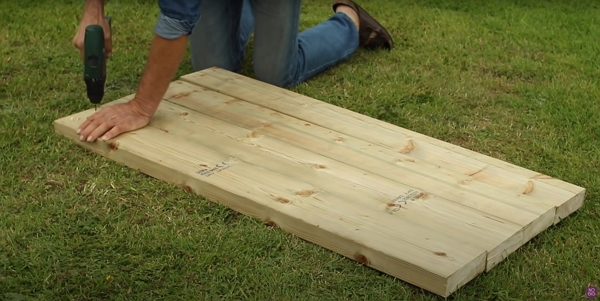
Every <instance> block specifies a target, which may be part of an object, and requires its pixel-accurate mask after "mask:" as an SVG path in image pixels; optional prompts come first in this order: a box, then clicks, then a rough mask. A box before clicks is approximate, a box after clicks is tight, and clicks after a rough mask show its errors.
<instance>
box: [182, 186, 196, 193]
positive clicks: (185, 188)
mask: <svg viewBox="0 0 600 301" xmlns="http://www.w3.org/2000/svg"><path fill="white" fill-rule="evenodd" d="M183 189H184V190H185V191H187V192H189V193H193V192H194V189H192V187H190V186H189V185H185V186H183Z"/></svg>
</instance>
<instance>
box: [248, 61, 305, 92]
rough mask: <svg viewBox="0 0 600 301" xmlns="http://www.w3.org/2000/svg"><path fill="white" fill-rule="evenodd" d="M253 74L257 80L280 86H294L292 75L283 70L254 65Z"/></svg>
mask: <svg viewBox="0 0 600 301" xmlns="http://www.w3.org/2000/svg"><path fill="white" fill-rule="evenodd" d="M254 76H255V77H256V79H257V80H259V81H262V82H265V83H268V84H271V85H275V86H278V87H281V88H287V87H291V86H295V85H296V84H297V83H296V82H294V80H293V78H294V77H293V76H292V75H291V74H290V72H283V71H280V70H270V69H269V68H264V67H262V68H261V67H260V66H256V65H255V66H254Z"/></svg>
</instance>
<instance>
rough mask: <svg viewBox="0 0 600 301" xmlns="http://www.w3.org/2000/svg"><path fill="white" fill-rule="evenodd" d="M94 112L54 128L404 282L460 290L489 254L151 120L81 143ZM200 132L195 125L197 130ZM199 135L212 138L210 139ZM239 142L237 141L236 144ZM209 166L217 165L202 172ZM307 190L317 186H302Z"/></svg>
mask: <svg viewBox="0 0 600 301" xmlns="http://www.w3.org/2000/svg"><path fill="white" fill-rule="evenodd" d="M92 113H93V111H92V110H88V111H85V112H82V113H79V114H75V115H72V116H69V117H65V118H62V119H59V120H57V121H55V128H56V131H57V132H58V133H60V134H61V135H64V136H66V137H68V138H70V139H72V140H74V141H76V142H77V143H78V144H79V145H81V146H83V147H85V148H87V149H90V150H92V151H94V152H96V153H98V154H101V155H103V156H106V157H108V158H110V159H112V160H114V161H116V162H119V163H121V164H125V165H127V166H129V167H131V168H134V169H138V170H140V171H142V172H143V173H146V174H148V175H151V176H153V177H156V178H158V179H161V180H164V181H166V182H169V183H173V184H176V185H180V186H182V187H185V189H186V190H188V191H193V192H195V193H198V194H201V195H204V196H206V197H207V198H210V199H211V200H214V201H217V202H220V203H223V204H225V205H227V206H229V207H230V208H232V209H234V210H236V211H239V212H241V213H243V214H246V215H249V216H253V217H255V218H258V219H261V220H263V221H265V222H267V223H269V224H272V225H277V226H279V227H281V228H282V229H284V230H286V231H289V232H290V233H293V234H295V235H298V236H299V237H302V238H303V239H306V240H308V241H311V242H313V243H316V244H318V245H321V246H323V247H325V248H328V249H330V250H333V251H335V252H337V253H339V254H342V255H344V256H347V257H349V258H352V259H354V260H357V261H359V262H361V263H364V264H366V265H369V266H372V267H374V268H376V269H378V270H381V271H384V272H386V273H389V274H392V275H393V274H398V272H399V271H402V272H403V273H404V274H407V275H406V276H405V281H408V282H410V283H413V284H415V285H419V286H421V287H423V288H425V289H428V290H430V291H432V292H434V293H438V294H440V295H448V294H449V293H450V291H449V289H450V287H449V286H448V284H450V285H451V286H454V288H453V290H455V289H457V288H458V287H460V286H462V285H464V284H465V283H466V282H467V281H468V280H470V279H472V278H473V277H475V276H476V275H477V274H479V273H481V272H482V271H483V270H484V269H485V257H486V256H485V255H486V254H485V252H484V251H483V250H481V249H480V248H477V247H474V246H471V245H463V246H461V248H460V249H456V248H454V249H450V248H453V243H452V241H451V239H449V238H448V237H446V236H445V234H444V233H441V232H439V231H432V230H430V229H423V228H419V227H418V225H414V224H412V223H411V222H409V221H407V220H405V219H396V218H393V219H392V218H391V216H390V215H389V214H385V213H383V211H381V213H380V214H378V215H377V216H376V217H375V216H371V215H365V213H366V214H376V213H375V212H373V210H371V211H365V206H356V205H355V204H352V203H350V202H347V201H346V200H344V199H340V198H337V197H336V196H334V195H331V194H329V193H327V192H326V191H324V190H322V189H319V188H316V187H313V186H311V185H309V184H307V183H302V182H301V181H298V180H297V179H293V178H288V177H286V176H285V175H282V174H277V173H274V172H272V171H270V170H268V169H266V168H264V167H262V166H257V165H252V164H249V163H246V162H244V161H242V160H240V159H238V158H235V157H231V156H229V155H227V154H224V153H220V152H217V151H215V150H213V149H212V148H211V147H206V146H204V145H202V144H200V143H197V142H198V141H197V140H196V141H194V142H191V141H190V140H189V137H186V136H177V135H173V134H170V131H169V130H167V131H165V130H163V129H159V128H156V127H153V126H150V127H146V128H144V129H141V130H138V131H135V132H133V133H128V134H124V135H121V136H119V137H118V138H116V139H113V140H111V141H109V142H101V141H98V142H95V143H81V142H79V141H78V138H77V135H76V134H75V129H76V127H77V126H78V125H79V124H80V123H81V120H84V119H85V118H86V117H87V116H89V115H91V114H92ZM160 115H161V114H160V112H159V115H158V116H160ZM153 122H154V121H153ZM159 127H160V126H159ZM203 134H205V132H201V131H200V132H197V135H198V136H202V135H203ZM199 140H201V141H205V143H207V144H211V141H210V140H206V139H199ZM236 146H237V143H235V142H234V143H233V145H232V147H233V148H235V147H236ZM190 150H193V151H190ZM224 162H225V163H224ZM218 164H220V165H221V166H222V167H224V169H222V170H219V171H218V172H217V171H214V167H215V166H217V165H218ZM206 169H209V170H213V172H211V173H206V172H203V171H206ZM307 190H309V191H312V192H314V193H312V194H310V195H307V194H305V193H303V192H304V191H307ZM381 218H384V219H385V220H384V221H381ZM399 229H415V230H417V229H418V230H419V231H399ZM440 258H441V259H440Z"/></svg>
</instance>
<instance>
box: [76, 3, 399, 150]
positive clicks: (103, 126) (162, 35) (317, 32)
mask: <svg viewBox="0 0 600 301" xmlns="http://www.w3.org/2000/svg"><path fill="white" fill-rule="evenodd" d="M203 2H204V3H203ZM300 3H301V0H285V1H282V0H247V1H245V2H244V1H243V0H188V1H185V0H176V1H173V0H171V1H169V0H159V7H160V14H159V17H158V22H157V24H156V27H155V35H154V38H153V40H152V43H151V46H150V54H149V57H148V61H147V65H146V69H145V70H144V73H143V75H142V78H141V80H140V84H139V87H138V90H137V93H136V95H135V97H134V99H132V100H131V101H129V102H127V103H124V104H117V105H112V106H108V107H106V108H103V109H101V110H100V111H98V112H96V113H94V114H93V115H91V116H90V117H89V118H88V119H87V120H86V121H85V122H83V123H82V124H81V125H80V126H79V128H78V129H77V133H78V134H80V139H81V140H82V141H88V142H93V141H95V140H96V139H98V138H100V139H102V140H108V139H111V138H114V137H116V136H118V135H120V134H122V133H125V132H129V131H133V130H136V129H139V128H142V127H144V126H146V125H147V124H148V123H149V122H150V118H151V117H152V115H154V112H155V111H156V109H157V107H158V105H159V103H160V101H161V100H162V96H163V95H164V94H165V92H166V90H167V88H168V86H169V84H170V82H171V81H172V79H173V77H174V76H175V72H176V71H177V68H178V67H179V64H180V62H181V59H182V57H183V54H184V52H185V47H186V46H187V43H188V39H189V42H190V47H191V51H192V64H193V68H194V70H196V71H197V70H201V69H204V68H207V67H212V66H218V67H221V68H225V69H228V70H232V71H234V70H238V69H239V68H240V65H241V61H242V58H243V54H244V47H245V45H246V42H247V40H248V37H249V35H250V32H251V31H252V30H254V44H255V50H254V53H255V55H254V68H255V74H256V77H257V79H259V80H262V81H265V82H268V83H271V84H274V85H278V86H292V85H295V84H298V83H299V82H302V81H304V80H306V79H308V78H310V77H311V76H314V75H316V74H317V73H319V72H321V71H323V70H324V69H326V68H328V67H330V66H333V65H335V64H337V63H339V62H340V61H342V60H345V59H347V58H348V56H349V55H350V54H352V53H353V52H354V51H355V50H356V48H357V47H358V46H363V47H365V48H368V49H378V48H383V49H391V48H392V46H393V42H392V38H391V37H390V35H389V33H388V32H387V30H385V28H383V26H381V25H380V24H379V23H378V22H377V21H376V20H375V19H373V18H372V17H371V16H370V15H369V14H368V13H367V12H365V11H364V10H363V9H362V8H361V7H360V6H358V5H356V4H355V3H354V2H352V1H350V0H336V1H335V2H334V5H333V9H334V12H335V14H334V15H333V16H332V17H330V18H329V19H328V20H326V21H324V22H322V23H321V24H318V25H317V26H315V27H313V28H310V29H307V30H305V31H303V32H302V33H298V28H299V19H300ZM200 12H202V18H200ZM199 20H200V21H199ZM91 24H101V25H102V26H103V27H104V29H105V32H108V24H107V23H106V21H104V1H103V0H86V3H85V8H84V15H83V18H82V20H81V23H80V25H79V28H78V31H77V34H76V35H75V37H74V39H73V42H74V44H75V45H76V46H77V47H78V48H79V50H80V51H82V50H83V35H84V32H85V27H87V26H88V25H91ZM196 24H198V25H197V26H196ZM194 29H195V30H194ZM190 35H191V39H190ZM106 38H107V44H106V46H107V55H110V54H111V53H112V45H111V44H110V35H108V34H107V36H106Z"/></svg>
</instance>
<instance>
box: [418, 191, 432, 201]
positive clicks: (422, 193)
mask: <svg viewBox="0 0 600 301" xmlns="http://www.w3.org/2000/svg"><path fill="white" fill-rule="evenodd" d="M417 198H418V199H421V200H426V199H428V198H429V193H426V192H421V193H420V194H419V196H417Z"/></svg>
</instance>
